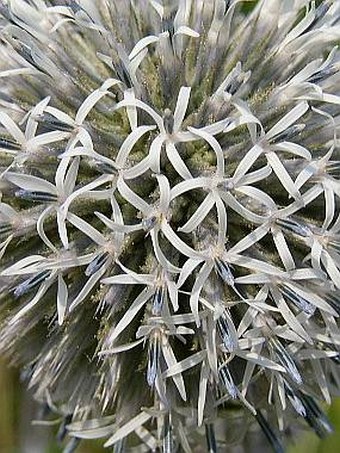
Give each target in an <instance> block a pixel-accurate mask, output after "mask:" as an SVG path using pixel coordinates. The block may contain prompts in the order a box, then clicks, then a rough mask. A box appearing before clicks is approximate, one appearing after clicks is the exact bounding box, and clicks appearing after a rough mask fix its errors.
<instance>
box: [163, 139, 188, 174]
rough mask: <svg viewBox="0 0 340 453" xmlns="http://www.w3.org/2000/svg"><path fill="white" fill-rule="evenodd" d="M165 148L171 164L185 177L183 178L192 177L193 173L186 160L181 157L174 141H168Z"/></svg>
mask: <svg viewBox="0 0 340 453" xmlns="http://www.w3.org/2000/svg"><path fill="white" fill-rule="evenodd" d="M165 150H166V155H167V157H168V159H169V161H170V162H171V165H172V166H173V167H174V169H175V170H176V171H177V173H178V174H179V175H180V176H181V177H182V178H183V179H191V178H192V175H191V173H190V171H189V169H188V167H187V166H186V164H185V162H184V160H183V159H182V158H181V156H180V154H179V152H178V151H177V149H176V147H175V145H174V144H173V143H172V142H168V141H167V142H166V143H165Z"/></svg>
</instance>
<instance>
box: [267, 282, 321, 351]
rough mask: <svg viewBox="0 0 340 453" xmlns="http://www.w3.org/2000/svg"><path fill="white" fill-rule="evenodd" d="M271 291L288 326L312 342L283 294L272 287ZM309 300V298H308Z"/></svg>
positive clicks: (308, 341)
mask: <svg viewBox="0 0 340 453" xmlns="http://www.w3.org/2000/svg"><path fill="white" fill-rule="evenodd" d="M294 291H296V290H295V289H294ZM271 293H272V295H273V298H274V300H275V303H276V305H277V307H278V309H279V310H280V312H281V315H282V316H283V318H284V319H285V321H286V323H287V324H288V326H289V327H290V328H291V329H292V330H293V332H295V333H297V334H298V335H300V337H301V338H303V339H304V340H305V341H307V343H309V344H312V343H313V341H312V339H311V337H310V336H309V335H308V333H307V332H306V330H305V329H304V328H303V327H302V325H301V323H300V322H299V321H298V319H297V317H296V316H295V315H294V313H293V312H292V311H291V309H290V308H289V307H288V305H287V303H286V301H285V300H284V298H283V297H282V295H281V294H280V293H279V292H278V291H277V290H274V289H273V288H271ZM307 300H308V299H307Z"/></svg>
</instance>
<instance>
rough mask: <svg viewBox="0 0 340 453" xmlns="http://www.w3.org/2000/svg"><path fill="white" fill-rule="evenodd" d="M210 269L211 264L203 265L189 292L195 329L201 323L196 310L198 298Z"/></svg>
mask: <svg viewBox="0 0 340 453" xmlns="http://www.w3.org/2000/svg"><path fill="white" fill-rule="evenodd" d="M212 268H213V264H212V263H204V264H203V266H202V268H201V269H200V271H199V273H198V275H197V277H196V280H195V283H194V286H193V287H192V290H191V295H190V308H191V312H192V314H193V315H194V318H195V321H196V325H197V327H198V326H199V325H200V323H201V320H200V317H199V309H198V302H199V297H200V294H201V291H202V289H203V286H204V285H205V283H206V281H207V279H208V277H209V275H210V273H211V271H212Z"/></svg>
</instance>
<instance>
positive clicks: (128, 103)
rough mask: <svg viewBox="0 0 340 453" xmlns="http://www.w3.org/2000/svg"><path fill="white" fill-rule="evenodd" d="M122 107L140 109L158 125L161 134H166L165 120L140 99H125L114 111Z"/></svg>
mask: <svg viewBox="0 0 340 453" xmlns="http://www.w3.org/2000/svg"><path fill="white" fill-rule="evenodd" d="M122 107H138V108H140V109H142V110H144V111H145V112H146V113H148V114H149V115H150V116H151V117H152V119H153V120H154V121H155V123H156V124H157V126H158V128H159V130H160V132H161V133H164V132H165V130H164V126H163V119H162V117H161V116H160V115H158V113H156V112H155V111H154V110H153V109H152V108H151V107H149V106H148V105H147V104H145V102H142V101H140V100H139V99H124V100H123V101H120V102H118V104H117V105H116V106H115V108H114V110H118V109H120V108H122Z"/></svg>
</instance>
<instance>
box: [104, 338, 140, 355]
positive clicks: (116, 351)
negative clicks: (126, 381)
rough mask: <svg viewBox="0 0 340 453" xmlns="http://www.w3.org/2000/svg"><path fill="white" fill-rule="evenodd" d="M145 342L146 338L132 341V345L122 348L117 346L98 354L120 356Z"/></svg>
mask: <svg viewBox="0 0 340 453" xmlns="http://www.w3.org/2000/svg"><path fill="white" fill-rule="evenodd" d="M143 341H145V338H140V339H139V340H136V341H132V342H131V343H127V344H122V345H120V346H116V347H115V348H110V349H105V350H102V351H100V352H98V355H99V356H102V355H108V354H119V353H121V352H125V351H129V350H130V349H133V348H135V347H136V346H138V345H140V344H141V343H143Z"/></svg>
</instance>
